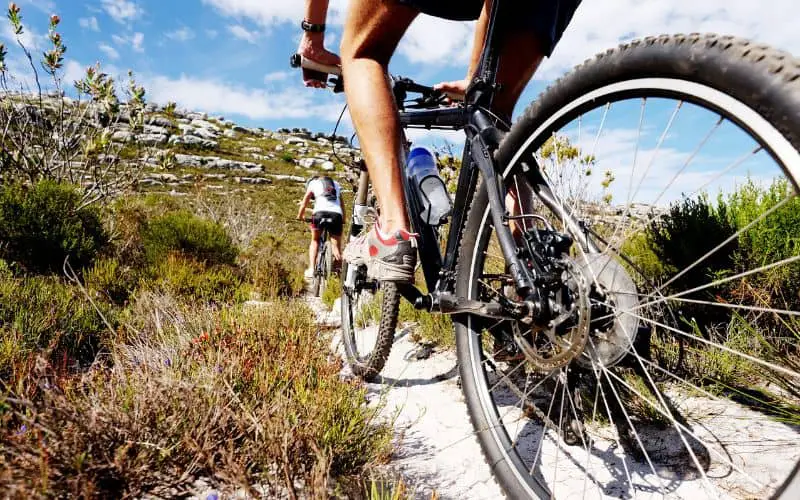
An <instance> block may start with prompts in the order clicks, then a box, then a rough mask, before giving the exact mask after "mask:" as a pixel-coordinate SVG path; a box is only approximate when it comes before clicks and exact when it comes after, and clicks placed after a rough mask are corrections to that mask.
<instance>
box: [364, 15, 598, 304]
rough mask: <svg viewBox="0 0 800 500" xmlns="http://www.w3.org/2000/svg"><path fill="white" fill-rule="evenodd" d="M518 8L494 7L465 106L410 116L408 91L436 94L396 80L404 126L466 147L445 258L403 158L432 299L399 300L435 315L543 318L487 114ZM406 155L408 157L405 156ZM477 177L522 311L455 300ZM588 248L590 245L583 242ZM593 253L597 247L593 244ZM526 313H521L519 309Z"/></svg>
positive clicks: (534, 167)
mask: <svg viewBox="0 0 800 500" xmlns="http://www.w3.org/2000/svg"><path fill="white" fill-rule="evenodd" d="M504 5H505V6H506V7H505V8H513V4H510V3H509V2H503V1H502V0H498V1H495V2H493V4H492V9H491V11H490V20H489V26H488V31H487V35H486V36H487V38H486V43H485V44H484V48H483V51H482V53H481V59H480V63H479V65H478V69H477V72H476V76H475V77H474V78H473V80H472V82H471V83H470V85H469V88H468V89H467V93H466V96H465V100H464V104H463V105H460V106H456V107H442V106H435V105H434V106H430V108H432V109H406V106H405V105H404V100H405V98H406V93H407V92H415V93H421V94H423V95H428V96H432V95H437V92H436V91H434V90H433V89H431V88H430V87H425V86H422V85H418V84H416V83H414V82H411V81H408V80H402V79H401V80H396V81H395V82H394V86H393V93H394V97H395V101H396V103H397V106H398V109H399V110H400V124H401V126H402V127H403V128H424V129H433V128H435V129H446V130H462V129H463V130H464V132H465V134H466V143H465V146H464V152H463V155H462V165H461V170H460V172H459V176H458V183H457V188H456V193H455V198H454V206H456V207H463V208H464V209H463V210H456V211H455V212H454V213H453V215H452V220H451V224H450V229H449V233H448V235H447V246H446V248H445V252H444V255H442V253H441V251H440V247H439V238H438V235H437V229H436V228H434V227H431V226H429V225H427V224H426V223H425V222H424V221H422V220H421V218H420V213H421V212H422V210H421V208H422V207H421V205H420V203H421V202H420V200H418V199H417V197H416V196H415V194H414V190H413V189H412V187H411V185H410V182H411V181H410V180H409V178H408V176H407V172H406V166H405V163H406V162H405V158H403V161H402V162H401V165H402V168H403V173H402V179H403V189H404V194H405V198H406V204H407V210H408V215H409V220H410V222H411V226H412V229H413V230H414V231H415V232H416V233H417V234H418V237H417V245H418V248H419V255H420V261H421V265H422V270H423V274H424V277H425V284H426V286H427V289H428V291H429V295H427V296H426V295H424V294H423V293H422V292H421V291H420V290H418V289H417V288H415V287H413V286H411V285H408V286H406V285H403V286H401V287H399V289H400V292H401V294H402V295H403V296H404V297H405V298H406V299H407V300H409V301H410V302H411V303H413V304H414V305H415V306H416V307H418V308H421V309H427V310H429V311H432V312H443V313H458V312H473V313H476V314H480V315H484V316H491V317H516V318H518V319H519V318H522V317H526V318H529V319H531V317H532V316H537V315H538V316H546V313H544V310H546V309H547V307H546V305H543V304H542V301H541V300H540V297H539V293H538V290H537V287H536V284H535V283H536V278H537V276H536V271H535V270H532V269H529V268H528V266H527V265H525V264H524V262H523V261H522V260H521V259H520V256H519V254H518V249H517V244H516V243H515V241H514V238H513V237H512V235H511V229H510V228H509V224H508V222H509V220H510V217H509V215H508V213H507V212H506V207H505V196H506V191H507V190H506V188H505V185H504V181H503V171H502V166H501V165H497V164H496V163H495V160H494V152H495V151H496V150H497V148H498V146H499V144H500V141H501V140H502V138H503V136H504V135H505V133H506V132H507V128H506V127H507V125H505V124H504V123H503V122H502V120H500V119H499V118H497V116H496V115H495V114H494V113H492V112H491V111H490V109H491V106H492V102H493V100H494V96H495V93H496V92H497V91H498V89H499V87H498V84H497V70H498V64H499V54H498V48H499V47H500V46H501V43H500V42H501V41H502V36H503V35H502V34H503V32H504V30H503V29H502V27H501V26H499V19H500V13H501V12H502V9H503V8H504ZM404 154H405V151H404ZM529 166H530V167H531V168H530V171H528V172H526V175H527V176H528V180H529V181H530V182H531V183H532V185H533V187H534V190H535V191H536V193H537V195H538V196H539V197H540V199H541V201H542V202H543V203H544V204H545V205H546V206H548V208H550V209H551V210H553V212H554V213H556V214H561V216H562V218H563V219H564V221H565V223H566V224H567V226H568V227H569V229H570V232H572V233H573V234H581V233H584V231H582V230H581V229H580V225H579V223H578V221H576V220H572V219H571V218H569V217H567V216H566V212H565V211H564V210H562V209H561V207H560V204H559V203H558V202H557V200H556V197H555V196H554V195H553V193H552V190H551V188H550V186H549V184H548V183H547V181H546V180H545V179H544V177H543V175H542V174H541V170H540V169H539V165H538V164H537V163H536V162H535V160H534V159H531V160H530V162H529ZM478 172H480V175H481V176H482V177H483V180H484V182H483V184H482V186H483V189H485V190H487V194H488V199H489V206H490V213H491V217H492V223H493V225H494V227H495V230H496V232H497V237H498V240H499V243H500V246H501V248H502V252H503V256H504V257H505V260H506V263H507V267H508V270H509V273H510V275H511V277H512V279H513V281H514V284H515V286H516V290H517V294H518V295H519V296H520V297H523V298H524V299H525V302H524V303H523V304H516V307H513V306H512V307H508V306H509V304H508V303H506V304H505V305H504V306H503V307H500V308H498V307H489V306H498V305H499V304H488V303H481V302H477V301H469V300H466V299H464V298H456V297H455V295H454V293H453V292H454V290H455V266H456V260H457V258H458V249H459V247H460V244H461V237H462V232H463V228H464V224H465V222H466V220H465V217H466V212H467V210H466V209H467V208H468V207H469V206H470V205H471V202H472V199H471V198H472V195H473V193H474V192H475V188H476V185H477V181H478ZM368 188H369V178H368V175H367V172H366V168H364V167H363V165H362V172H361V177H360V181H359V187H358V190H357V196H356V200H355V206H354V211H353V225H352V226H351V237H355V236H356V235H357V234H359V233H360V232H361V230H362V228H363V224H364V221H363V216H364V215H365V214H366V211H367V209H366V205H367V192H368ZM582 243H583V244H587V243H588V242H587V241H586V240H583V241H582ZM588 247H589V248H590V249H591V248H592V247H593V245H591V243H588ZM520 306H522V307H520ZM509 309H515V311H514V314H509Z"/></svg>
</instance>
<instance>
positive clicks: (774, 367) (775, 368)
mask: <svg viewBox="0 0 800 500" xmlns="http://www.w3.org/2000/svg"><path fill="white" fill-rule="evenodd" d="M620 312H621V313H622V314H628V315H630V316H634V317H636V318H638V319H640V320H642V321H645V322H647V323H650V324H653V325H655V326H658V327H661V328H664V329H667V330H669V331H671V332H674V333H677V334H679V335H682V336H684V337H686V338H688V339H690V340H695V341H698V342H701V343H703V344H706V345H709V346H711V347H716V348H717V349H720V350H723V351H725V352H728V353H730V354H734V355H736V356H739V357H741V358H743V359H746V360H748V361H752V362H753V363H756V364H758V365H761V366H763V367H765V368H769V369H771V370H773V371H776V372H779V373H782V374H784V375H788V376H790V377H794V378H800V374H799V373H797V372H794V371H792V370H789V369H788V368H784V367H782V366H778V365H776V364H774V363H770V362H768V361H764V360H761V359H758V358H756V357H754V356H751V355H749V354H745V353H743V352H741V351H737V350H736V349H732V348H730V347H728V346H724V345H722V344H719V343H717V342H714V341H711V340H707V339H705V338H703V337H698V336H696V335H692V334H691V333H688V332H684V331H683V330H680V329H678V328H675V327H672V326H669V325H667V324H664V323H661V322H659V321H656V320H654V319H651V318H647V317H645V316H641V315H639V314H634V313H632V312H631V311H627V310H622V311H620Z"/></svg>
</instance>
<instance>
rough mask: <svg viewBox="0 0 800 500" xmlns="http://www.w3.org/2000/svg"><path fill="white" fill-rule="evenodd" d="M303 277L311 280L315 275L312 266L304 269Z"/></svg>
mask: <svg viewBox="0 0 800 500" xmlns="http://www.w3.org/2000/svg"><path fill="white" fill-rule="evenodd" d="M303 277H304V278H305V279H307V280H310V279H311V278H313V277H314V270H313V269H311V268H308V269H306V270H305V271H303Z"/></svg>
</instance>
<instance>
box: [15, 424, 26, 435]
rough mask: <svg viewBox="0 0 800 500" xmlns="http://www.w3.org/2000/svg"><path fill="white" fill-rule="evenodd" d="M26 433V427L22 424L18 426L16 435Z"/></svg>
mask: <svg viewBox="0 0 800 500" xmlns="http://www.w3.org/2000/svg"><path fill="white" fill-rule="evenodd" d="M26 432H28V426H27V425H25V424H22V425H20V426H19V430H18V431H17V435H18V436H21V435H23V434H25V433H26Z"/></svg>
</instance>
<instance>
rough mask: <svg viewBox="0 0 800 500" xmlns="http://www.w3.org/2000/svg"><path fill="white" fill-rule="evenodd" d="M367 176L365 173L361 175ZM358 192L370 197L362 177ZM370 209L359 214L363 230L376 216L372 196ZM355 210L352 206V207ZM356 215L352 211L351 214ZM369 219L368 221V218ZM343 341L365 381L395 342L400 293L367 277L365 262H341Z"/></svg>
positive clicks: (355, 369)
mask: <svg viewBox="0 0 800 500" xmlns="http://www.w3.org/2000/svg"><path fill="white" fill-rule="evenodd" d="M363 175H364V176H366V174H365V173H364V174H363ZM360 184H361V185H360V187H359V190H363V191H364V192H363V193H359V195H361V196H362V199H363V200H367V199H369V197H368V196H367V193H368V192H369V183H368V182H367V181H366V177H364V179H362V182H361V183H360ZM368 204H369V205H370V209H369V210H365V211H364V213H362V214H359V215H358V217H359V218H360V224H359V225H360V226H362V231H369V229H370V228H371V224H372V223H373V222H374V221H373V220H371V219H374V218H375V217H376V216H377V212H376V211H375V210H374V205H375V201H374V199H373V200H372V201H371V202H370V203H368ZM354 210H355V209H354ZM354 217H355V214H354ZM367 219H369V220H367ZM341 280H342V298H341V311H342V313H341V315H342V341H343V342H342V343H343V344H344V350H345V356H346V357H347V361H348V364H349V365H350V368H351V369H352V371H353V373H354V374H355V375H357V376H359V377H361V378H363V379H365V380H373V379H375V378H376V377H377V376H378V375H379V374H380V371H381V370H382V369H383V367H384V365H385V364H386V361H387V360H388V359H389V353H390V352H391V350H392V344H393V343H394V335H395V330H396V329H397V319H398V316H399V314H400V300H401V296H400V293H399V292H398V290H397V285H396V284H394V283H392V282H383V283H382V282H378V281H375V280H373V279H370V278H368V277H367V267H366V266H365V265H360V266H353V265H351V264H349V263H348V262H343V263H342V271H341Z"/></svg>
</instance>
